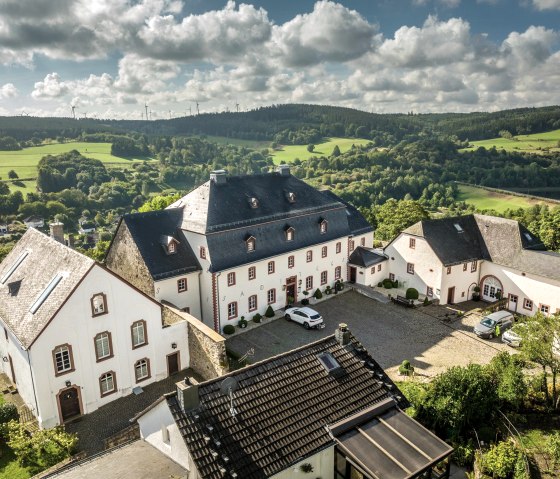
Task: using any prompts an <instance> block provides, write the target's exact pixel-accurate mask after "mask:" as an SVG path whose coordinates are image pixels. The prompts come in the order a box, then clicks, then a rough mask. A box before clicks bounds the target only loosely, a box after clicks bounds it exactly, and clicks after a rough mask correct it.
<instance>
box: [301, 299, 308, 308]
mask: <svg viewBox="0 0 560 479" xmlns="http://www.w3.org/2000/svg"><path fill="white" fill-rule="evenodd" d="M308 304H309V300H308V299H307V298H303V299H302V300H301V305H302V306H307V305H308Z"/></svg>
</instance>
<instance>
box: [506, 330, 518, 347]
mask: <svg viewBox="0 0 560 479" xmlns="http://www.w3.org/2000/svg"><path fill="white" fill-rule="evenodd" d="M502 343H505V344H507V345H508V346H511V347H512V348H518V347H519V346H521V336H519V334H516V333H514V332H513V331H512V330H511V329H509V330H508V331H506V332H505V333H504V334H502Z"/></svg>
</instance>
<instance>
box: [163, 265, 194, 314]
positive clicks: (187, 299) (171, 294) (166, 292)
mask: <svg viewBox="0 0 560 479" xmlns="http://www.w3.org/2000/svg"><path fill="white" fill-rule="evenodd" d="M200 274H201V273H200V271H195V272H194V273H189V274H185V275H181V276H174V277H172V278H167V279H163V280H160V281H155V282H154V293H155V297H156V299H157V300H158V301H161V300H165V301H169V302H170V303H171V304H173V305H174V306H175V307H176V308H177V309H183V310H184V309H185V308H189V314H191V315H192V316H194V317H195V318H197V319H202V313H201V310H200V285H199V276H200ZM180 279H186V280H187V290H186V291H182V292H179V290H178V287H177V281H178V280H180Z"/></svg>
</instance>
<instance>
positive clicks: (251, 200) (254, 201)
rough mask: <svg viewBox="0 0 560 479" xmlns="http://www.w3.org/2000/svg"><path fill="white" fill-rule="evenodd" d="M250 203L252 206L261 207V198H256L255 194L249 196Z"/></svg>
mask: <svg viewBox="0 0 560 479" xmlns="http://www.w3.org/2000/svg"><path fill="white" fill-rule="evenodd" d="M249 204H250V205H251V208H258V207H259V200H258V199H257V198H255V197H254V196H251V197H250V198H249Z"/></svg>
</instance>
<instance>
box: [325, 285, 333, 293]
mask: <svg viewBox="0 0 560 479" xmlns="http://www.w3.org/2000/svg"><path fill="white" fill-rule="evenodd" d="M325 293H326V294H331V293H332V290H331V287H330V286H327V287H326V288H325Z"/></svg>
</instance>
